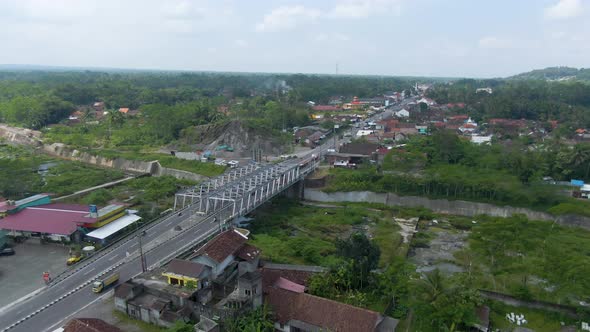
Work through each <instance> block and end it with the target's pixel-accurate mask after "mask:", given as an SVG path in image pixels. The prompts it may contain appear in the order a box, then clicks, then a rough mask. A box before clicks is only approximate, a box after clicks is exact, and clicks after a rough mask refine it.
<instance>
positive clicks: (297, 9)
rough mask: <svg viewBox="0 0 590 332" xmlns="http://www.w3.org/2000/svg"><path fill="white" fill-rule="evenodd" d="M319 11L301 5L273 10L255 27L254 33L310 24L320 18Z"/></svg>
mask: <svg viewBox="0 0 590 332" xmlns="http://www.w3.org/2000/svg"><path fill="white" fill-rule="evenodd" d="M320 14H321V13H320V11H319V10H318V9H315V8H306V7H304V6H301V5H297V6H282V7H278V8H275V9H273V10H272V11H271V12H270V13H269V14H267V15H265V16H264V19H263V20H262V22H260V23H258V24H257V25H256V31H278V30H285V29H291V28H293V27H295V26H297V25H299V24H301V23H303V22H310V21H313V20H316V19H317V18H318V17H320Z"/></svg>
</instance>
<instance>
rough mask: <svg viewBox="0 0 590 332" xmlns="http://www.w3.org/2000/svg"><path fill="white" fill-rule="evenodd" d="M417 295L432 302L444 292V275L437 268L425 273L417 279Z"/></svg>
mask: <svg viewBox="0 0 590 332" xmlns="http://www.w3.org/2000/svg"><path fill="white" fill-rule="evenodd" d="M418 290H419V292H420V293H419V295H420V296H422V297H423V298H424V299H425V300H427V301H428V303H433V302H434V301H436V299H437V298H438V297H439V296H440V295H441V294H444V293H445V292H446V289H445V285H444V276H443V275H442V274H441V273H440V270H439V269H436V270H434V271H432V272H429V273H425V274H424V278H423V279H420V280H418Z"/></svg>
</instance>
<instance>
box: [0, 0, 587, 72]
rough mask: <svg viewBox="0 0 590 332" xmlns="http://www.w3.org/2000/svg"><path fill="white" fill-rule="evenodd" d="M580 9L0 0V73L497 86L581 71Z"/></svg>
mask: <svg viewBox="0 0 590 332" xmlns="http://www.w3.org/2000/svg"><path fill="white" fill-rule="evenodd" d="M589 7H590V5H589V4H588V2H587V1H586V0H523V1H518V2H515V1H508V0H499V1H495V2H481V1H477V2H475V1H469V0H457V1H453V2H452V3H449V2H448V1H442V0H415V1H410V0H329V1H325V2H321V3H317V2H314V1H311V0H300V1H298V0H281V1H275V2H270V1H252V2H247V3H246V2H239V1H235V0H224V1H212V0H193V1H190V0H171V1H166V2H160V1H156V0H129V1H125V2H121V3H120V2H119V1H116V0H102V1H98V0H79V1H75V0H54V1H48V0H18V1H17V0H6V1H2V2H0V36H1V37H2V40H3V52H2V53H0V63H3V64H16V65H18V64H21V65H25V66H31V65H32V66H49V67H51V66H54V67H75V68H92V69H101V68H104V69H119V70H140V71H146V70H147V71H191V72H192V71H204V72H243V73H285V74H290V73H303V74H335V73H339V74H345V75H379V76H410V77H445V78H462V77H470V78H501V77H507V76H512V75H516V74H519V73H522V72H527V71H530V70H533V69H542V68H546V67H557V66H568V67H576V68H585V67H588V61H589V59H590V56H589V55H590V52H589V51H590V25H588V24H585V22H586V21H588V19H590V15H589Z"/></svg>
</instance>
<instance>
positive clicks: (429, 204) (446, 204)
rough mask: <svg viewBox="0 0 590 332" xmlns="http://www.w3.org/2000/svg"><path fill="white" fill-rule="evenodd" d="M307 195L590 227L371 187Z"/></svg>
mask: <svg viewBox="0 0 590 332" xmlns="http://www.w3.org/2000/svg"><path fill="white" fill-rule="evenodd" d="M304 197H305V199H308V200H311V201H317V202H368V203H381V204H385V205H389V206H408V207H424V208H427V209H429V210H432V211H434V212H437V213H444V214H455V215H461V216H477V215H482V214H486V215H490V216H494V217H509V216H511V215H514V214H523V215H525V216H527V218H529V219H531V220H546V221H554V222H557V223H558V224H561V225H565V226H572V227H581V228H584V229H588V230H590V218H588V217H583V216H578V215H561V216H554V215H551V214H549V213H545V212H539V211H534V210H530V209H526V208H519V207H512V206H498V205H493V204H487V203H477V202H468V201H449V200H446V199H430V198H426V197H419V196H398V195H396V194H393V193H375V192H370V191H351V192H333V193H326V192H323V191H320V190H317V189H310V188H306V189H305V192H304Z"/></svg>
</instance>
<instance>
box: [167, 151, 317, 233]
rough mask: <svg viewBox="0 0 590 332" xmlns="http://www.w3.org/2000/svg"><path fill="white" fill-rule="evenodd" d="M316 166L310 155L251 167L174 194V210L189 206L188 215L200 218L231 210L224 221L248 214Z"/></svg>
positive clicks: (314, 159) (314, 158) (315, 160)
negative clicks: (191, 214)
mask: <svg viewBox="0 0 590 332" xmlns="http://www.w3.org/2000/svg"><path fill="white" fill-rule="evenodd" d="M318 163H319V160H318V159H317V158H316V157H315V156H312V157H309V158H306V159H298V160H296V161H287V162H283V163H279V164H275V165H269V166H261V165H260V164H253V166H251V167H248V168H247V169H245V170H240V169H238V170H235V171H233V172H231V174H224V175H222V176H221V177H220V179H217V178H216V179H212V180H210V181H208V182H209V183H204V184H201V185H200V186H197V187H195V188H192V189H191V190H189V191H186V192H183V193H178V194H177V195H176V197H175V203H174V206H175V209H183V208H185V207H187V206H190V208H189V210H190V211H191V213H193V214H200V215H211V214H215V213H217V212H218V211H219V210H222V209H223V210H226V211H231V213H230V214H229V216H227V219H232V218H235V217H237V216H241V215H245V214H247V213H249V212H250V211H252V210H254V209H255V208H256V207H258V206H259V205H261V204H263V203H264V202H266V201H268V200H269V199H271V198H272V197H274V196H275V195H277V194H279V193H281V192H282V191H284V190H285V189H287V188H289V187H290V186H291V185H293V184H294V183H296V182H298V181H299V180H301V179H303V178H304V177H305V176H306V175H307V174H309V173H311V172H312V171H313V170H315V168H316V167H317V165H318ZM249 166H250V165H249ZM224 221H225V220H224Z"/></svg>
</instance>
